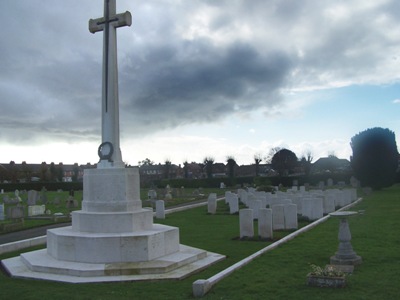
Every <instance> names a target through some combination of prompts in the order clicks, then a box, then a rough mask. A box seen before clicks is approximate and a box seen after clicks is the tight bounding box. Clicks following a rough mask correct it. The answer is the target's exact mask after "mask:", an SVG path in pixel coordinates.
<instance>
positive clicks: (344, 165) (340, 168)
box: [311, 156, 351, 173]
mask: <svg viewBox="0 0 400 300" xmlns="http://www.w3.org/2000/svg"><path fill="white" fill-rule="evenodd" d="M349 170H351V166H350V161H349V160H347V159H343V158H337V157H336V156H329V157H321V158H320V159H318V160H317V161H316V162H315V163H313V164H312V165H311V173H329V172H330V173H340V172H346V171H349Z"/></svg>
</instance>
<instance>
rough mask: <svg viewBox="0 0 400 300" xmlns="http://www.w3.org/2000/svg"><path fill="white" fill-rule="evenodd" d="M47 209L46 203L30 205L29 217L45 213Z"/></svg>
mask: <svg viewBox="0 0 400 300" xmlns="http://www.w3.org/2000/svg"><path fill="white" fill-rule="evenodd" d="M45 211H46V206H45V205H32V206H28V216H29V217H34V216H40V215H44V213H45Z"/></svg>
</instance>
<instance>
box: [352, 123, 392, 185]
mask: <svg viewBox="0 0 400 300" xmlns="http://www.w3.org/2000/svg"><path fill="white" fill-rule="evenodd" d="M350 145H351V148H352V150H353V156H352V157H351V167H352V168H353V172H354V175H355V176H356V177H357V178H358V179H359V180H360V182H361V185H362V186H369V187H372V188H373V189H381V188H384V187H388V186H391V185H392V184H393V183H394V182H395V179H396V170H397V168H398V162H399V152H398V150H397V145H396V137H395V134H394V132H393V131H390V130H389V129H387V128H386V129H383V128H380V127H375V128H370V129H367V130H365V131H362V132H360V133H359V134H356V135H355V136H353V137H352V138H351V143H350Z"/></svg>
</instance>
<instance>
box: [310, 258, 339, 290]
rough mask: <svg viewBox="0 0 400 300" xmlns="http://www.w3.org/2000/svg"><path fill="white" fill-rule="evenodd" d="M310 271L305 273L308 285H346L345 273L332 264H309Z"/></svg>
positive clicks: (335, 286) (333, 286)
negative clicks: (323, 265)
mask: <svg viewBox="0 0 400 300" xmlns="http://www.w3.org/2000/svg"><path fill="white" fill-rule="evenodd" d="M310 266H311V272H310V273H308V274H307V284H308V285H309V286H318V287H332V288H340V287H344V286H345V285H346V274H345V273H344V272H342V271H340V270H337V269H336V268H335V267H333V266H326V267H325V268H321V267H319V266H316V265H313V264H312V265H310Z"/></svg>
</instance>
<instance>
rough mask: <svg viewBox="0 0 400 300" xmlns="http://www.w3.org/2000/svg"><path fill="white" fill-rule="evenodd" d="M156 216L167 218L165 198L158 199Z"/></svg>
mask: <svg viewBox="0 0 400 300" xmlns="http://www.w3.org/2000/svg"><path fill="white" fill-rule="evenodd" d="M156 218H157V219H165V204H164V201H163V200H157V201H156Z"/></svg>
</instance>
